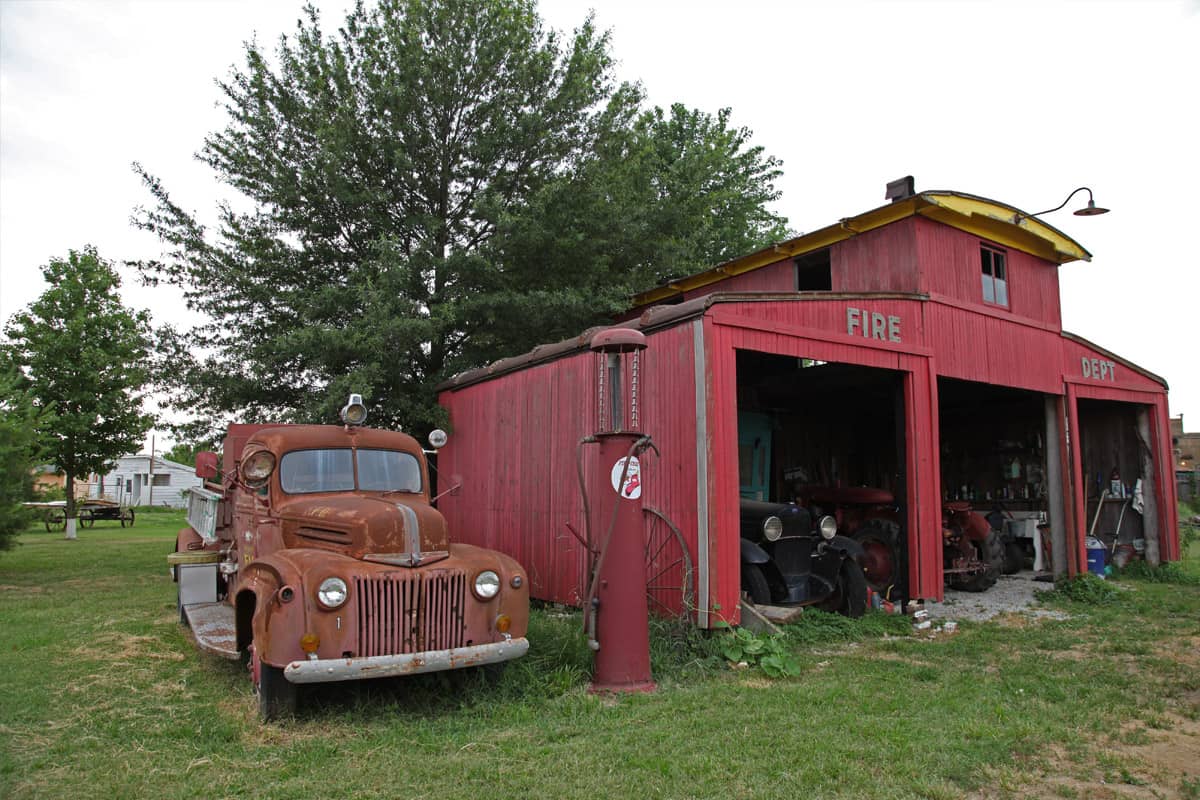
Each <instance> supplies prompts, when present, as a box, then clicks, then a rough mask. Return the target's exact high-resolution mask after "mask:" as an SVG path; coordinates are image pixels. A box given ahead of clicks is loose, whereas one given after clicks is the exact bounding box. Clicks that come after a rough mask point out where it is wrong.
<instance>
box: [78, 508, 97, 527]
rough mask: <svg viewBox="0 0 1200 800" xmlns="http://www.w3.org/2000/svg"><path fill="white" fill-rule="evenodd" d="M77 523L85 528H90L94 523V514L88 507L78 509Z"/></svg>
mask: <svg viewBox="0 0 1200 800" xmlns="http://www.w3.org/2000/svg"><path fill="white" fill-rule="evenodd" d="M79 524H80V525H82V526H83V527H85V528H90V527H92V526H93V525H95V524H96V515H95V514H94V513H92V510H91V509H90V508H83V509H80V511H79Z"/></svg>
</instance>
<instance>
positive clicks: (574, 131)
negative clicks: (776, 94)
mask: <svg viewBox="0 0 1200 800" xmlns="http://www.w3.org/2000/svg"><path fill="white" fill-rule="evenodd" d="M245 55H246V62H245V64H244V66H242V67H241V68H239V69H236V70H234V71H233V72H232V73H231V75H230V77H229V78H228V79H227V80H225V81H224V82H222V83H221V84H220V85H221V88H222V89H223V91H224V94H225V98H226V102H225V109H226V111H227V114H228V122H227V124H226V126H225V127H224V128H223V129H222V130H219V131H217V132H215V133H213V134H211V135H209V136H208V137H207V138H206V139H205V142H204V146H203V148H202V149H201V151H200V153H199V154H198V158H199V159H200V160H201V161H202V162H203V163H205V164H207V165H208V166H209V167H211V168H212V169H213V170H214V172H215V173H216V174H217V176H218V177H219V179H220V180H222V181H223V182H224V183H226V184H227V185H228V186H230V187H231V188H233V189H235V190H236V191H237V192H238V193H240V194H241V195H242V196H243V198H244V199H245V200H248V201H249V202H248V203H240V204H239V206H238V209H240V210H235V207H234V205H233V204H232V203H230V204H225V205H222V206H221V207H220V208H219V213H218V225H217V227H216V230H215V231H209V230H208V229H207V228H206V227H205V226H204V225H202V224H201V223H200V222H199V220H198V219H197V218H196V217H195V216H194V215H193V214H191V213H188V212H186V211H185V210H184V209H183V208H182V207H181V206H180V205H178V204H177V203H176V202H175V201H173V200H172V198H171V197H170V195H169V193H168V192H167V190H166V188H165V187H164V186H163V185H162V184H161V182H159V181H158V180H157V179H156V178H155V177H154V176H152V175H151V174H150V173H148V172H147V171H146V170H144V169H143V168H142V167H140V166H136V169H137V170H138V171H139V172H140V174H141V175H142V177H143V179H144V181H145V182H146V185H147V187H148V188H149V190H150V192H151V194H152V196H153V198H154V200H155V202H154V204H153V206H152V207H151V208H149V209H143V210H140V211H139V212H137V213H136V215H135V218H134V221H135V224H137V225H138V226H139V227H141V228H142V229H144V230H147V231H151V232H153V233H155V234H156V235H158V236H159V237H160V238H161V240H162V241H163V243H164V244H165V245H166V248H165V250H166V252H165V254H164V258H163V259H162V260H158V261H150V262H143V263H140V264H139V265H138V266H139V268H140V269H141V271H142V274H143V275H144V276H145V278H146V279H147V280H148V281H151V282H153V281H166V282H169V283H172V284H175V285H178V286H180V287H182V289H183V290H184V293H185V296H186V298H187V300H188V303H189V305H190V307H191V308H193V309H194V310H197V311H200V312H203V314H204V315H206V317H207V318H208V319H209V320H210V322H208V323H207V324H204V325H201V326H199V327H198V328H197V329H195V330H192V331H188V332H169V333H168V334H166V335H165V336H164V339H163V340H164V341H165V342H166V343H167V350H166V351H165V352H167V353H169V357H168V361H169V363H170V364H171V365H172V367H173V369H172V371H171V373H170V375H171V376H172V377H174V378H176V379H178V380H179V382H180V383H181V384H182V391H179V392H176V394H175V397H176V399H177V403H178V405H179V406H180V407H184V408H188V409H190V410H192V411H194V412H199V413H201V414H205V413H207V414H211V415H213V416H218V415H219V414H221V413H222V412H235V413H239V414H248V415H252V416H253V417H255V418H257V419H281V420H297V421H298V420H305V421H312V420H316V419H330V418H332V417H333V416H334V415H335V413H336V410H337V409H338V408H339V407H340V406H341V405H342V404H343V403H344V402H345V398H346V395H347V394H349V393H350V392H351V391H355V392H360V393H362V394H363V395H364V397H366V398H367V399H368V402H369V403H371V404H372V405H373V406H374V408H373V418H374V420H375V421H377V422H381V423H382V424H390V425H401V426H405V427H416V428H428V427H431V426H433V425H435V424H440V423H442V422H443V419H442V414H441V410H440V409H439V408H438V407H437V405H436V402H435V396H434V391H433V387H434V386H435V385H436V384H437V383H438V382H439V381H440V380H442V379H444V378H445V377H448V376H449V375H450V374H453V373H454V372H457V371H459V370H461V369H465V368H469V367H472V366H477V365H478V364H480V363H483V362H485V361H488V360H490V359H494V358H497V357H500V356H504V355H508V354H511V353H513V352H516V351H519V350H521V349H524V348H525V347H526V346H527V345H528V343H529V342H530V341H535V342H536V341H541V340H545V339H547V338H549V337H552V336H555V335H557V334H558V332H559V331H560V330H568V331H569V332H570V333H575V332H577V329H578V327H579V326H581V325H586V324H590V323H593V322H596V321H598V320H599V319H602V318H603V315H604V314H606V313H611V312H612V311H614V310H615V309H617V308H619V307H620V304H621V301H622V300H623V299H624V298H626V297H627V295H628V293H629V292H630V291H632V290H635V289H638V288H644V287H646V286H648V285H650V284H652V283H653V282H655V281H656V280H658V279H660V278H661V277H663V276H664V275H667V274H675V273H678V272H681V271H685V270H687V269H689V268H691V267H693V266H704V265H707V264H710V263H713V262H714V261H715V260H722V259H723V258H725V257H726V256H727V255H729V254H733V253H735V252H737V251H740V250H744V249H746V247H744V245H750V246H756V245H758V244H762V243H765V241H764V240H766V239H769V238H770V237H771V236H773V235H774V234H776V233H778V232H779V231H780V230H781V229H782V220H779V219H778V218H776V217H773V216H772V215H770V214H768V213H767V212H765V211H764V210H763V203H765V202H767V201H769V200H771V199H773V198H774V197H775V193H774V190H773V188H772V187H771V185H770V182H771V180H773V178H774V176H775V175H777V174H778V172H777V166H778V165H777V162H775V161H774V160H773V159H764V158H763V156H762V153H761V150H758V149H751V150H746V149H744V145H745V143H746V141H747V138H748V135H749V134H748V132H747V131H745V130H744V129H734V128H730V127H729V126H728V124H727V122H728V112H727V111H723V112H721V113H720V114H718V115H717V116H716V117H712V116H710V115H707V114H703V113H700V112H688V111H686V110H684V109H682V107H675V108H672V110H671V113H670V114H669V115H667V114H665V113H664V112H662V111H661V110H658V109H655V110H654V111H652V112H643V111H641V109H640V104H641V102H642V95H641V91H640V89H638V88H637V87H635V86H630V85H618V84H617V83H616V81H615V80H614V78H613V75H612V56H611V54H610V52H609V37H608V35H607V34H604V33H599V32H597V31H596V29H595V27H594V25H593V22H592V19H591V18H590V17H589V18H588V19H586V20H585V21H584V22H583V24H582V25H580V27H579V28H578V29H577V30H576V31H575V32H574V33H573V34H572V35H570V36H563V35H560V34H559V33H557V32H553V31H547V30H544V29H543V27H542V23H541V20H540V19H539V17H538V15H537V13H536V9H535V6H534V4H533V2H531V0H380V2H379V3H378V4H377V5H373V6H370V7H368V6H366V5H365V4H362V3H360V4H359V5H358V6H357V7H356V8H355V9H354V10H353V11H352V12H351V13H350V14H349V16H348V17H347V19H346V21H345V24H344V25H343V26H342V27H341V28H340V29H339V31H338V33H337V35H335V36H330V37H325V36H324V35H323V33H322V31H321V28H320V22H319V18H318V15H317V13H316V11H315V10H314V9H312V8H311V7H310V8H309V9H308V10H307V12H306V17H305V19H303V20H302V21H301V22H300V24H299V25H298V27H297V30H296V32H295V34H294V35H293V36H292V37H290V38H284V39H282V40H281V41H280V44H279V47H278V50H277V54H276V58H275V62H274V64H272V62H270V61H269V60H268V59H267V57H266V56H265V55H264V54H263V52H262V51H261V50H260V49H259V47H258V45H257V44H254V43H251V44H248V45H247V47H246V54H245ZM735 195H738V196H736V197H735ZM560 205H561V207H560ZM547 214H549V215H550V216H549V217H547V216H546V215H547ZM723 215H726V217H727V218H722V216H723ZM543 219H544V221H543ZM650 242H657V243H658V244H657V246H654V245H651V244H650ZM564 253H570V254H573V255H574V256H575V257H574V258H571V257H567V256H565V255H563V254H564ZM547 255H548V256H549V258H546V256H547ZM542 259H545V260H542ZM531 329H532V332H531Z"/></svg>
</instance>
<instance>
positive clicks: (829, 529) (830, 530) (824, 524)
mask: <svg viewBox="0 0 1200 800" xmlns="http://www.w3.org/2000/svg"><path fill="white" fill-rule="evenodd" d="M817 527H818V528H819V529H820V530H821V536H822V537H824V538H825V539H832V538H833V537H834V536H837V520H836V519H834V518H833V517H821V521H820V522H818V523H817Z"/></svg>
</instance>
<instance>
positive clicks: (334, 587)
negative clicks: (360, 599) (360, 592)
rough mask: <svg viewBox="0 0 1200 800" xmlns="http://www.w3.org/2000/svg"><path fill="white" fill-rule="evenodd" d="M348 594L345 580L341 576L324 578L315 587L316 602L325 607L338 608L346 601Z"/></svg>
mask: <svg viewBox="0 0 1200 800" xmlns="http://www.w3.org/2000/svg"><path fill="white" fill-rule="evenodd" d="M348 594H349V592H348V591H347V589H346V582H345V581H344V580H342V579H341V578H326V579H325V580H323V581H321V585H320V586H319V587H317V602H319V603H320V604H321V605H323V606H325V608H329V609H333V608H338V607H339V606H341V605H342V603H344V602H346V596H347V595H348Z"/></svg>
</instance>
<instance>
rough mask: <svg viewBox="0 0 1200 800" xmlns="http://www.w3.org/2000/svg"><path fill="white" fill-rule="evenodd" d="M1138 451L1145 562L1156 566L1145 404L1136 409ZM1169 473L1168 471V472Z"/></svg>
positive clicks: (1154, 496) (1155, 506) (1155, 518)
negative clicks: (1139, 456)
mask: <svg viewBox="0 0 1200 800" xmlns="http://www.w3.org/2000/svg"><path fill="white" fill-rule="evenodd" d="M1137 436H1138V445H1140V446H1139V447H1138V451H1139V452H1140V453H1141V469H1142V502H1143V503H1144V506H1143V511H1142V531H1143V535H1144V536H1145V537H1146V562H1147V563H1149V564H1150V565H1151V566H1155V567H1156V566H1158V564H1159V561H1160V560H1161V558H1160V551H1159V539H1158V536H1159V533H1158V528H1159V525H1158V520H1159V515H1158V492H1156V491H1155V481H1154V449H1153V447H1151V445H1150V411H1149V407H1147V406H1138V411H1137ZM1168 474H1170V473H1168Z"/></svg>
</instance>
